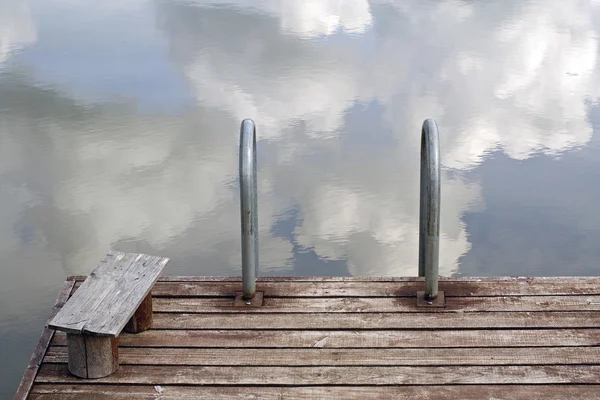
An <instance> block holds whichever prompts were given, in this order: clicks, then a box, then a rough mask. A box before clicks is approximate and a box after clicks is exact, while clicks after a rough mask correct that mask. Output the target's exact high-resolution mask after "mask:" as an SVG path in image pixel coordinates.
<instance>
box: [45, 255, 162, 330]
mask: <svg viewBox="0 0 600 400" xmlns="http://www.w3.org/2000/svg"><path fill="white" fill-rule="evenodd" d="M168 261H169V259H168V258H164V257H155V256H148V255H145V254H139V255H138V254H126V253H119V252H111V253H109V254H108V255H107V256H106V258H105V259H104V260H103V261H102V262H101V263H100V265H99V266H98V267H97V268H96V269H95V270H94V272H92V273H91V274H90V276H89V277H88V278H87V279H86V280H85V282H84V283H83V284H82V285H81V288H80V289H79V290H77V291H76V292H75V294H74V295H73V296H72V297H71V299H70V300H69V301H68V302H67V304H65V306H64V307H63V308H62V309H61V310H60V311H59V312H58V314H57V315H56V316H55V317H54V318H53V319H52V321H51V323H50V326H51V327H52V328H54V329H60V330H63V331H66V332H70V333H86V332H87V333H93V334H97V335H106V336H116V335H118V334H119V332H121V330H122V329H123V327H124V326H125V324H126V323H127V321H129V318H130V317H131V316H132V315H133V313H134V312H135V310H136V309H137V306H138V305H139V304H140V303H141V302H142V300H143V299H144V298H145V297H146V295H147V294H148V293H149V291H150V290H151V288H152V286H153V284H154V282H156V280H157V279H158V276H159V275H160V273H161V272H162V270H163V268H164V267H165V265H166V264H167V262H168ZM84 289H85V290H84Z"/></svg>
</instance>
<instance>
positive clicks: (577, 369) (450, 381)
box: [36, 364, 600, 386]
mask: <svg viewBox="0 0 600 400" xmlns="http://www.w3.org/2000/svg"><path fill="white" fill-rule="evenodd" d="M36 382H40V383H77V382H79V381H78V379H77V378H75V377H73V376H72V375H71V374H70V373H69V371H68V369H67V366H66V365H65V364H44V365H42V367H41V368H40V371H39V372H38V377H37V379H36ZM96 382H100V381H96ZM233 382H235V384H236V385H292V386H296V385H316V386H318V385H331V384H332V383H335V384H336V385H343V386H355V385H356V386H363V385H371V386H377V385H457V384H461V385H469V384H471V385H472V384H487V385H489V384H496V385H505V384H559V383H563V384H564V383H573V384H594V383H596V384H597V383H598V382H600V366H597V365H587V366H577V365H553V366H549V365H541V366H486V367H479V366H477V367H472V366H457V367H273V366H270V367H257V366H252V367H197V366H195V367H189V366H162V365H161V366H146V365H139V366H138V365H136V366H132V365H123V366H121V368H119V370H118V371H117V372H115V373H114V374H112V375H110V376H107V377H106V378H103V379H102V380H101V383H102V384H147V385H182V384H184V385H231V384H232V383H233Z"/></svg>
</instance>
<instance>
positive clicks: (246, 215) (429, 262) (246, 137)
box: [239, 119, 440, 302]
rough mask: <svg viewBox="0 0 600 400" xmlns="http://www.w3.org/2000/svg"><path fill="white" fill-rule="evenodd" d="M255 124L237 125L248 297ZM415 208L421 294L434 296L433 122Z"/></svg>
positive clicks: (253, 257)
mask: <svg viewBox="0 0 600 400" xmlns="http://www.w3.org/2000/svg"><path fill="white" fill-rule="evenodd" d="M256 167H257V165H256V126H255V124H254V121H252V120H251V119H245V120H243V121H242V125H241V128H240V166H239V175H240V213H241V220H242V292H243V294H242V297H243V298H244V299H245V300H251V299H252V298H253V297H254V295H255V293H256V277H257V276H258V198H257V193H258V188H257V174H256ZM420 181H421V184H420V210H419V276H424V277H425V298H426V300H427V301H429V302H433V301H434V300H435V299H436V298H437V296H438V278H439V237H440V145H439V132H438V127H437V124H436V122H435V121H434V120H432V119H426V120H425V121H424V122H423V128H422V130H421V176H420Z"/></svg>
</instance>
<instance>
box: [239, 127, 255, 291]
mask: <svg viewBox="0 0 600 400" xmlns="http://www.w3.org/2000/svg"><path fill="white" fill-rule="evenodd" d="M257 193H258V188H257V180H256V126H255V125H254V121H252V120H251V119H245V120H243V121H242V126H241V127H240V214H241V218H242V292H243V293H242V297H243V298H244V300H251V299H252V298H253V297H254V295H255V293H256V276H257V275H258V196H257Z"/></svg>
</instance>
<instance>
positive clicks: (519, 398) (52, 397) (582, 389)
mask: <svg viewBox="0 0 600 400" xmlns="http://www.w3.org/2000/svg"><path fill="white" fill-rule="evenodd" d="M598 393H600V385H498V386H482V385H468V386H400V387H393V386H379V387H378V386H352V387H336V386H333V387H327V386H325V387H323V386H321V387H315V386H312V387H256V386H237V387H220V386H216V387H215V386H213V387H211V386H200V387H190V386H159V387H155V386H131V385H128V386H117V385H104V386H102V387H99V386H98V385H68V384H66V385H60V384H58V385H57V384H44V385H36V386H35V387H34V390H33V392H32V395H31V397H30V398H31V399H32V400H59V399H60V400H63V399H64V400H73V399H77V400H79V399H82V398H83V399H89V400H105V399H113V400H129V399H133V398H135V399H145V400H150V399H152V400H154V399H157V398H160V399H161V400H177V399H207V400H230V399H234V400H235V399H240V400H241V399H245V400H247V399H264V400H281V399H286V400H314V399H345V400H364V399H381V400H431V399H436V400H437V399H439V400H457V399H460V400H481V399H486V400H488V399H511V400H531V399H532V398H533V396H534V394H535V396H537V398H540V399H547V400H573V399H583V398H588V399H593V398H595V397H596V396H597V395H598Z"/></svg>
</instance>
